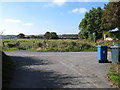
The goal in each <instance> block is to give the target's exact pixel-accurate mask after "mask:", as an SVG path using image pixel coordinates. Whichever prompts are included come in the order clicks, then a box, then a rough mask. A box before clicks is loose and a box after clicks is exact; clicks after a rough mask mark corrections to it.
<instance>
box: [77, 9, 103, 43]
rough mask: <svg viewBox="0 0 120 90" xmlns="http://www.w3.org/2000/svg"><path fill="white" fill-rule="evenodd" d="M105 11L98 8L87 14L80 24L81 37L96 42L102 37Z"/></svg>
mask: <svg viewBox="0 0 120 90" xmlns="http://www.w3.org/2000/svg"><path fill="white" fill-rule="evenodd" d="M102 15H103V10H102V9H101V8H100V7H98V8H92V10H90V11H89V12H86V14H85V17H84V18H83V19H82V21H81V22H80V24H79V30H80V33H79V36H80V38H81V37H82V38H83V39H88V38H91V39H95V41H96V40H97V39H99V38H101V37H102V35H101V34H102V33H101V28H100V27H101V22H102V20H101V19H102Z"/></svg>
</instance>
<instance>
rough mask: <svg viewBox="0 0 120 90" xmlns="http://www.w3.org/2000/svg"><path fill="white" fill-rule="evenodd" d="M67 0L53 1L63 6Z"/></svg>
mask: <svg viewBox="0 0 120 90" xmlns="http://www.w3.org/2000/svg"><path fill="white" fill-rule="evenodd" d="M65 2H66V0H53V2H52V3H53V4H55V5H58V6H62V5H64V4H65Z"/></svg>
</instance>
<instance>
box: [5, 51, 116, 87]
mask: <svg viewBox="0 0 120 90" xmlns="http://www.w3.org/2000/svg"><path fill="white" fill-rule="evenodd" d="M5 53H6V54H7V55H10V56H11V58H12V60H13V61H14V62H15V63H16V65H17V67H16V70H15V71H14V74H13V80H12V82H11V85H10V88H114V87H112V84H111V83H110V82H108V81H107V80H106V78H105V76H106V74H107V73H108V68H109V66H110V63H98V61H97V53H96V52H17V51H9V52H5ZM108 59H109V60H110V53H108Z"/></svg>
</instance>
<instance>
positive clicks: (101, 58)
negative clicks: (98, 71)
mask: <svg viewBox="0 0 120 90" xmlns="http://www.w3.org/2000/svg"><path fill="white" fill-rule="evenodd" d="M97 50H98V62H99V63H104V62H108V59H107V51H108V46H107V45H98V46H97Z"/></svg>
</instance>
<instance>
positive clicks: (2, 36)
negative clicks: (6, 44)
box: [0, 35, 17, 39]
mask: <svg viewBox="0 0 120 90" xmlns="http://www.w3.org/2000/svg"><path fill="white" fill-rule="evenodd" d="M0 38H1V39H15V38H17V35H0Z"/></svg>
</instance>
